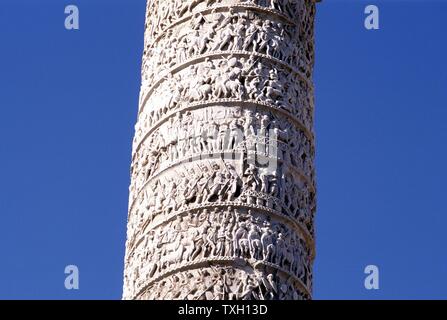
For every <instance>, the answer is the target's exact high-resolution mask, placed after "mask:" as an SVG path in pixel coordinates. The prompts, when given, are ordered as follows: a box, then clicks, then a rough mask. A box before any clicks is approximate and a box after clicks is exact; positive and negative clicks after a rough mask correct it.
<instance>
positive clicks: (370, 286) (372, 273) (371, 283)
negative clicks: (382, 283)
mask: <svg viewBox="0 0 447 320" xmlns="http://www.w3.org/2000/svg"><path fill="white" fill-rule="evenodd" d="M365 274H367V277H366V278H365V289H366V290H379V267H377V266H375V265H369V266H366V267H365Z"/></svg>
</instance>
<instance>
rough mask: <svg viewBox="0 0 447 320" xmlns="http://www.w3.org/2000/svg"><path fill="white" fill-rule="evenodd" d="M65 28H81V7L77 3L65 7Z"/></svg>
mask: <svg viewBox="0 0 447 320" xmlns="http://www.w3.org/2000/svg"><path fill="white" fill-rule="evenodd" d="M65 14H67V17H66V18H65V29H67V30H79V9H78V7H77V6H75V5H69V6H66V7H65Z"/></svg>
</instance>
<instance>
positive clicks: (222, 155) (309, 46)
mask: <svg viewBox="0 0 447 320" xmlns="http://www.w3.org/2000/svg"><path fill="white" fill-rule="evenodd" d="M314 15H315V4H314V1H311V0H245V1H244V0H190V1H185V0H152V1H151V0H149V1H148V7H147V18H146V19H147V23H146V34H145V51H144V56H143V66H142V69H143V70H142V87H141V97H140V108H139V116H138V122H137V124H136V127H135V129H136V132H135V138H134V142H133V157H132V166H131V175H132V180H131V185H130V199H129V216H128V231H127V243H126V257H125V274H124V293H123V298H124V299H209V300H216V299H310V298H311V292H312V263H313V259H314V255H315V252H314V248H315V246H314V228H313V220H314V214H315V209H316V197H315V192H316V191H315V172H314V156H315V149H314V133H313V109H314V99H313V86H312V69H313V63H314V39H313V22H314Z"/></svg>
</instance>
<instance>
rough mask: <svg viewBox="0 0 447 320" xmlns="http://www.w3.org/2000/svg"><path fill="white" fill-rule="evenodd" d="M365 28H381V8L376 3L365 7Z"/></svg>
mask: <svg viewBox="0 0 447 320" xmlns="http://www.w3.org/2000/svg"><path fill="white" fill-rule="evenodd" d="M365 14H367V16H366V18H365V28H366V29H367V30H379V28H380V26H379V8H378V7H377V6H375V5H369V6H367V7H366V8H365Z"/></svg>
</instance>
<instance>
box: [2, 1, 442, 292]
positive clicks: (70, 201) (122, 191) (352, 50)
mask: <svg viewBox="0 0 447 320" xmlns="http://www.w3.org/2000/svg"><path fill="white" fill-rule="evenodd" d="M369 3H371V4H378V5H379V8H380V14H381V16H380V18H381V20H380V27H381V29H380V30H378V31H367V30H366V29H365V28H364V27H363V20H364V16H365V15H364V14H363V10H364V7H365V5H366V4H369ZM369 3H366V2H364V1H334V0H332V1H331V0H325V2H323V3H322V4H320V5H319V6H318V9H319V12H318V17H317V25H316V34H317V64H316V71H315V84H316V97H317V99H316V101H317V108H316V133H317V139H318V141H317V153H318V155H317V170H318V191H319V193H318V215H317V220H316V223H317V236H318V237H317V259H316V263H315V288H314V296H315V298H316V299H330V298H335V299H341V298H354V299H377V298H385V299H388V298H423V299H424V298H447V251H446V250H445V247H446V245H447V232H446V230H447V210H446V203H445V201H446V199H447V194H446V190H447V188H446V182H445V181H446V179H447V169H446V164H447V150H446V140H447V124H446V121H447V105H446V101H447V89H446V85H447V62H446V57H447V43H446V35H445V33H446V31H447V28H446V17H447V1H370V2H369ZM68 4H76V5H78V6H79V9H80V16H81V25H80V27H81V29H80V30H79V31H75V32H73V31H67V30H65V29H64V19H65V15H64V8H65V6H66V5H68ZM144 9H145V0H126V1H124V0H70V1H62V0H52V1H50V0H40V1H35V0H2V1H1V4H0V43H1V47H0V108H1V109H0V110H1V113H0V214H1V223H0V255H1V263H0V298H56V299H78V298H87V299H94V298H103V299H119V298H120V297H121V286H122V271H123V255H124V242H125V232H126V215H127V199H128V189H127V187H128V184H129V164H130V154H131V149H130V146H131V139H132V135H133V125H134V122H135V120H136V111H137V104H138V91H139V84H140V83H139V82H140V81H139V74H140V61H141V53H142V41H143V27H144ZM68 264H75V265H78V266H79V268H80V290H79V291H67V290H65V288H64V277H65V275H64V268H65V266H66V265H68ZM368 264H375V265H378V266H379V268H380V290H378V291H374V292H371V291H367V290H365V289H364V287H363V280H364V277H365V275H364V274H363V269H364V267H365V266H366V265H368Z"/></svg>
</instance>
